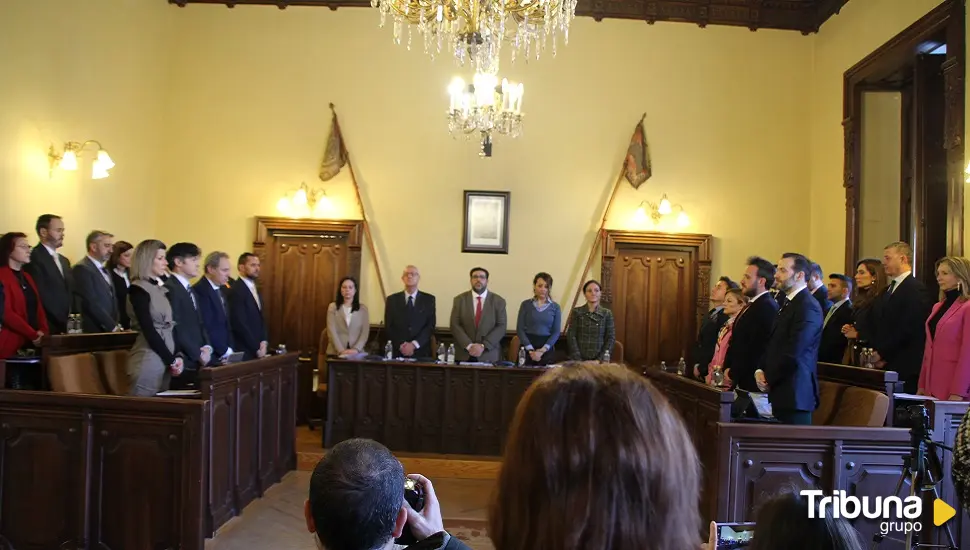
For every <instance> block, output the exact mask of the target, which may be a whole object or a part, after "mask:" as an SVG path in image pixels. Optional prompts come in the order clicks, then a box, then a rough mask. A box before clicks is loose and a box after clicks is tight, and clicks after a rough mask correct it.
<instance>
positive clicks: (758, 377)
mask: <svg viewBox="0 0 970 550" xmlns="http://www.w3.org/2000/svg"><path fill="white" fill-rule="evenodd" d="M754 382H755V383H756V384H758V389H759V390H761V391H763V392H765V391H768V379H767V378H765V373H764V372H763V371H762V370H761V369H758V370H756V371H755V372H754Z"/></svg>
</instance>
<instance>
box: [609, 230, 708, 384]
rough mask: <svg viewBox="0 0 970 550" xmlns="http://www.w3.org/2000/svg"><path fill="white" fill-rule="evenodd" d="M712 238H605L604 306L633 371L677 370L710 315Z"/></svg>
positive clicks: (613, 234) (639, 234) (625, 234)
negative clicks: (674, 367)
mask: <svg viewBox="0 0 970 550" xmlns="http://www.w3.org/2000/svg"><path fill="white" fill-rule="evenodd" d="M711 239H712V238H711V236H710V235H692V234H668V233H657V232H647V231H612V230H608V231H606V232H605V235H604V241H603V268H602V269H603V271H602V283H603V298H602V300H603V303H604V305H605V306H606V307H608V308H610V309H612V310H613V315H614V317H615V319H616V339H617V340H619V341H620V342H622V343H623V349H624V351H623V353H624V360H625V362H626V363H627V364H629V365H630V366H633V367H646V366H653V365H656V364H659V363H660V361H666V362H667V364H668V365H672V364H676V362H677V361H678V360H679V359H680V357H683V356H686V351H687V349H688V347H689V346H690V345H691V344H692V343H693V342H694V338H695V336H696V334H697V327H698V326H699V325H698V321H699V319H700V318H701V316H702V315H704V314H706V313H707V310H708V302H709V293H708V288H709V286H710V278H711Z"/></svg>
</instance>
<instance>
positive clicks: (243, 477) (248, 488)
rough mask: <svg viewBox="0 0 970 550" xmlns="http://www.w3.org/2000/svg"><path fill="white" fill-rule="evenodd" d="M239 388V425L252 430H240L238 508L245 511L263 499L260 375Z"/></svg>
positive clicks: (237, 444)
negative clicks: (260, 460) (261, 492)
mask: <svg viewBox="0 0 970 550" xmlns="http://www.w3.org/2000/svg"><path fill="white" fill-rule="evenodd" d="M238 384H239V385H238V390H237V393H236V395H237V397H236V403H237V404H236V425H237V426H246V427H247V428H248V429H245V430H244V429H237V430H236V451H235V464H234V466H235V474H236V476H235V483H234V490H235V500H236V502H235V504H236V506H235V508H236V510H237V511H241V510H243V509H244V508H245V507H246V506H247V505H248V504H249V503H250V502H252V501H253V499H255V498H256V497H257V496H259V481H258V478H259V429H258V426H259V375H258V374H255V375H250V376H246V377H243V378H240V379H239V381H238ZM237 513H238V512H237Z"/></svg>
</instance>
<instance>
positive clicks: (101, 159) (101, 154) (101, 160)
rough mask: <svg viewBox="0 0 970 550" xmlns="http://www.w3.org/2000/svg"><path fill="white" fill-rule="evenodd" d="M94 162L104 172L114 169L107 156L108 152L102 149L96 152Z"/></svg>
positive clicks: (113, 164) (112, 162) (111, 161)
mask: <svg viewBox="0 0 970 550" xmlns="http://www.w3.org/2000/svg"><path fill="white" fill-rule="evenodd" d="M95 162H97V163H98V164H100V165H101V167H102V168H104V169H105V170H111V169H112V168H114V167H115V163H114V161H113V160H111V157H109V156H108V152H107V151H105V150H104V149H101V150H99V151H98V158H97V160H96V161H95Z"/></svg>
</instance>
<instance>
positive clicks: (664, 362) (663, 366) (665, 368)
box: [660, 361, 667, 372]
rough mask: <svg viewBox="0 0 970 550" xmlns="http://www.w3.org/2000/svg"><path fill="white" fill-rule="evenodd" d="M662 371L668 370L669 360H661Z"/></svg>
mask: <svg viewBox="0 0 970 550" xmlns="http://www.w3.org/2000/svg"><path fill="white" fill-rule="evenodd" d="M660 371H661V372H667V362H666V361H661V362H660Z"/></svg>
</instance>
